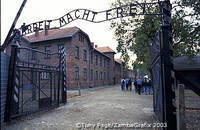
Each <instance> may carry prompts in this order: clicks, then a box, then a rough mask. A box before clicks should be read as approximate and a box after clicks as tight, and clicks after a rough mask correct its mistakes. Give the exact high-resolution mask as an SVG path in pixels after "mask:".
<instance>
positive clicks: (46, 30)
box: [44, 25, 49, 35]
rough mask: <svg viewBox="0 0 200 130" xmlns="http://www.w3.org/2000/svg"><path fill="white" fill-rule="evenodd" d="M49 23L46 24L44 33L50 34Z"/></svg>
mask: <svg viewBox="0 0 200 130" xmlns="http://www.w3.org/2000/svg"><path fill="white" fill-rule="evenodd" d="M48 29H49V25H45V30H44V35H48Z"/></svg>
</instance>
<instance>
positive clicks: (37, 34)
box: [35, 28, 39, 37]
mask: <svg viewBox="0 0 200 130" xmlns="http://www.w3.org/2000/svg"><path fill="white" fill-rule="evenodd" d="M37 36H39V28H35V37H37Z"/></svg>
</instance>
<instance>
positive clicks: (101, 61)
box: [100, 57, 102, 66]
mask: <svg viewBox="0 0 200 130" xmlns="http://www.w3.org/2000/svg"><path fill="white" fill-rule="evenodd" d="M100 66H102V57H100Z"/></svg>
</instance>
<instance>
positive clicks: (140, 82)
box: [137, 79, 142, 95]
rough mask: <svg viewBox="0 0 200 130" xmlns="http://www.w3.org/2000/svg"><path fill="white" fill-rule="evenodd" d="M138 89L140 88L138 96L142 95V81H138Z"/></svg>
mask: <svg viewBox="0 0 200 130" xmlns="http://www.w3.org/2000/svg"><path fill="white" fill-rule="evenodd" d="M137 87H138V94H139V95H141V89H142V80H141V79H138V80H137Z"/></svg>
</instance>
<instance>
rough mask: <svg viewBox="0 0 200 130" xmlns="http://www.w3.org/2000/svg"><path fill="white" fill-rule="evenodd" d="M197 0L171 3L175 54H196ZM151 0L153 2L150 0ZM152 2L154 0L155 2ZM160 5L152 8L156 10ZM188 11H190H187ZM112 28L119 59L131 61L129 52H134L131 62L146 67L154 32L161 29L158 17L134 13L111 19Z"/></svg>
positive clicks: (121, 0)
mask: <svg viewBox="0 0 200 130" xmlns="http://www.w3.org/2000/svg"><path fill="white" fill-rule="evenodd" d="M197 1H198V0H191V1H190V2H183V1H182V0H180V1H176V2H175V3H174V4H173V13H172V14H173V16H172V27H173V31H172V33H173V45H172V46H173V49H174V56H182V55H199V54H200V44H199V43H200V42H199V40H200V36H199V33H200V32H199V30H200V26H199V6H197V5H198V4H199V3H198V2H197ZM128 2H135V1H134V0H130V1H128V0H117V1H115V2H114V3H113V4H112V6H115V7H116V6H120V5H122V4H127V3H128ZM151 2H153V1H151ZM154 2H155V1H154ZM158 9H159V7H158V6H155V7H153V8H151V9H150V10H151V12H152V11H156V12H158ZM187 10H189V11H187ZM188 12H189V13H188ZM111 28H113V30H114V34H115V38H116V40H117V42H118V46H117V51H118V52H121V58H123V59H124V61H125V62H126V64H128V62H129V60H130V56H129V53H128V52H133V53H134V54H135V55H136V56H137V58H136V60H135V61H134V63H133V64H138V65H137V67H138V68H142V69H143V70H147V69H148V67H149V65H150V49H149V47H150V45H151V44H152V42H153V39H154V36H155V33H156V31H157V30H159V29H160V17H159V16H155V15H145V16H135V17H128V18H121V19H120V20H113V21H112V23H111Z"/></svg>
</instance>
